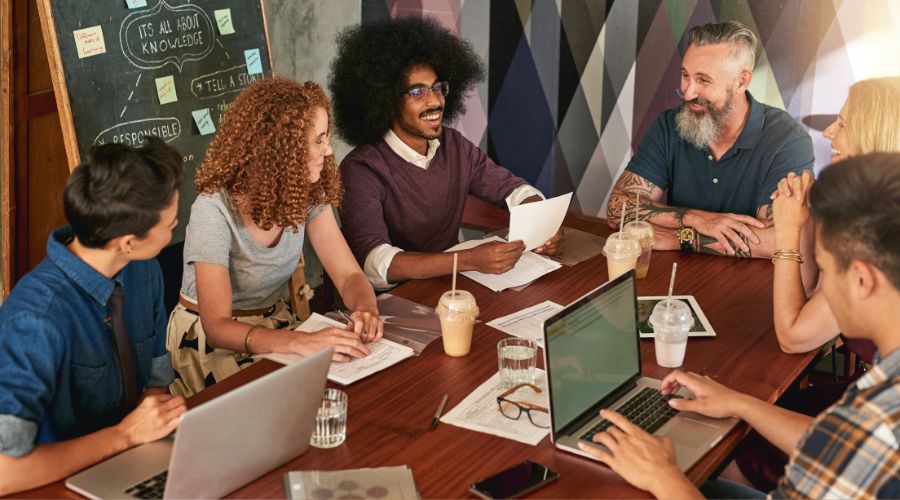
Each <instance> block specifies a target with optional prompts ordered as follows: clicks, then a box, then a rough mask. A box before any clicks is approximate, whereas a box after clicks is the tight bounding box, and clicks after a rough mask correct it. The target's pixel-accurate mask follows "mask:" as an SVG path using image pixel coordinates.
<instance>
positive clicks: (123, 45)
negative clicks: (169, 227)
mask: <svg viewBox="0 0 900 500" xmlns="http://www.w3.org/2000/svg"><path fill="white" fill-rule="evenodd" d="M38 6H39V12H40V17H41V24H42V27H43V31H44V42H45V45H46V47H47V53H48V56H49V57H48V58H49V60H50V68H51V76H52V78H53V85H54V91H55V93H56V100H57V104H58V108H59V115H60V120H61V122H62V129H63V137H64V141H65V144H66V153H67V156H68V159H69V167H70V169H71V168H74V166H75V165H77V164H78V162H79V159H80V158H81V157H82V156H83V155H85V154H86V153H87V152H88V151H89V150H90V148H91V147H92V146H94V145H95V144H104V143H110V142H119V143H125V144H130V145H140V144H141V143H142V142H143V137H145V136H146V135H155V136H158V137H160V138H162V139H163V140H165V141H166V142H168V143H169V144H171V145H172V146H174V147H175V148H177V149H178V150H179V151H180V152H181V153H182V155H183V156H184V162H185V178H184V182H183V184H182V189H181V197H180V203H179V210H178V216H179V219H180V220H181V221H182V223H181V224H179V226H178V229H177V230H176V235H175V240H174V241H181V240H182V239H184V227H185V226H186V222H187V220H188V215H189V214H190V205H191V203H193V200H194V198H195V197H196V192H195V190H194V187H193V181H194V173H195V171H196V168H197V166H198V165H199V164H200V162H201V161H202V160H203V156H204V154H205V152H206V148H207V146H208V145H209V142H210V140H212V138H213V136H214V135H215V130H217V129H218V126H219V123H220V121H221V119H222V114H223V113H224V112H225V109H226V108H227V107H228V104H229V103H230V102H231V101H232V100H233V99H234V98H235V96H236V95H237V94H238V93H239V92H240V91H241V90H242V89H243V88H245V87H246V86H247V85H249V84H250V83H252V82H253V81H255V80H258V79H260V78H264V77H266V76H270V75H271V74H272V61H271V57H270V50H269V42H268V35H267V32H266V19H265V10H264V6H263V4H262V0H203V1H194V2H191V1H187V0H89V1H88V0H38Z"/></svg>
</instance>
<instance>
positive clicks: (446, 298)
mask: <svg viewBox="0 0 900 500" xmlns="http://www.w3.org/2000/svg"><path fill="white" fill-rule="evenodd" d="M434 312H435V313H436V314H437V315H438V316H443V317H444V318H445V319H448V320H450V321H465V320H474V319H475V318H477V317H478V313H479V311H478V304H476V303H475V297H474V296H473V295H472V294H471V293H469V292H467V291H465V290H456V291H455V292H454V291H453V290H450V291H448V292H444V294H443V295H441V299H440V300H439V301H438V305H437V308H435V311H434Z"/></svg>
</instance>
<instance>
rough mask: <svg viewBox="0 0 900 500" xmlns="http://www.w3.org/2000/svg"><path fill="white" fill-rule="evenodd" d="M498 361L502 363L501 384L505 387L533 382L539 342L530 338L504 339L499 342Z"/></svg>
mask: <svg viewBox="0 0 900 500" xmlns="http://www.w3.org/2000/svg"><path fill="white" fill-rule="evenodd" d="M497 361H498V363H499V365H500V384H501V385H502V386H503V387H512V386H514V385H519V384H533V383H534V367H535V365H536V364H537V344H536V343H535V342H534V341H533V340H530V339H520V338H516V337H512V338H508V339H503V340H501V341H500V342H498V343H497Z"/></svg>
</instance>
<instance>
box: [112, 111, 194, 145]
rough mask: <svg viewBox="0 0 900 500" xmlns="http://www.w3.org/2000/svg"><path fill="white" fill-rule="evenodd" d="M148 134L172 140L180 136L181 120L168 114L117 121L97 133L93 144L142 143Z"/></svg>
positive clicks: (168, 140) (167, 140)
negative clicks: (160, 116)
mask: <svg viewBox="0 0 900 500" xmlns="http://www.w3.org/2000/svg"><path fill="white" fill-rule="evenodd" d="M148 135H155V136H156V137H159V138H160V139H162V140H164V141H166V142H172V141H174V140H175V139H178V137H180V136H181V120H179V119H178V118H175V117H174V116H168V117H165V118H144V119H142V120H132V121H128V122H122V123H117V124H115V125H113V126H112V127H109V128H107V129H104V130H103V131H102V132H100V133H99V134H97V137H95V138H94V145H95V146H98V145H100V144H108V143H117V144H127V145H129V146H137V145H139V144H141V143H143V142H144V137H146V136H148Z"/></svg>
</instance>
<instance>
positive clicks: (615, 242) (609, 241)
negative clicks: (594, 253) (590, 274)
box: [603, 233, 641, 279]
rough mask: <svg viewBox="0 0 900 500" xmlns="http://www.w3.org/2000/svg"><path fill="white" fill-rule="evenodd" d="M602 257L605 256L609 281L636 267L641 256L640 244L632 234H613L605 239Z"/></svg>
mask: <svg viewBox="0 0 900 500" xmlns="http://www.w3.org/2000/svg"><path fill="white" fill-rule="evenodd" d="M603 255H606V267H607V269H608V270H609V279H613V278H616V277H617V276H620V275H622V274H625V273H626V272H628V270H629V269H634V268H635V267H636V265H637V259H638V257H639V256H640V255H641V242H640V240H639V239H638V237H637V236H635V235H633V234H629V233H613V234H611V235H609V237H608V238H606V244H605V245H604V246H603Z"/></svg>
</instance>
